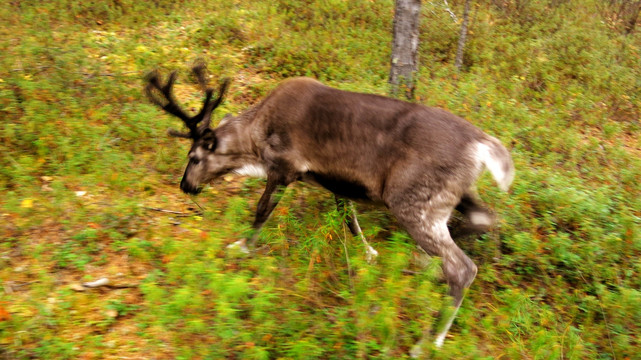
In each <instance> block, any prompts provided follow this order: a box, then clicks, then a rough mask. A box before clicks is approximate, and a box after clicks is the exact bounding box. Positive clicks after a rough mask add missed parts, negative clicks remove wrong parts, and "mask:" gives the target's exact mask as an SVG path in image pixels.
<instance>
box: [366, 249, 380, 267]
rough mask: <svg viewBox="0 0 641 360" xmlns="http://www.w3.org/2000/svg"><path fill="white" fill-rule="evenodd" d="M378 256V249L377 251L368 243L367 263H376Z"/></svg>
mask: <svg viewBox="0 0 641 360" xmlns="http://www.w3.org/2000/svg"><path fill="white" fill-rule="evenodd" d="M377 257H378V251H376V250H375V249H374V248H373V247H371V246H369V245H367V247H366V248H365V260H367V263H368V264H372V263H374V262H375V261H376V258H377Z"/></svg>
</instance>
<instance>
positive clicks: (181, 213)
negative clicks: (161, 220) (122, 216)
mask: <svg viewBox="0 0 641 360" xmlns="http://www.w3.org/2000/svg"><path fill="white" fill-rule="evenodd" d="M145 209H147V210H152V211H158V212H162V213H166V214H174V215H178V216H192V215H194V214H191V213H185V212H180V211H174V210H166V209H161V208H155V207H149V206H145Z"/></svg>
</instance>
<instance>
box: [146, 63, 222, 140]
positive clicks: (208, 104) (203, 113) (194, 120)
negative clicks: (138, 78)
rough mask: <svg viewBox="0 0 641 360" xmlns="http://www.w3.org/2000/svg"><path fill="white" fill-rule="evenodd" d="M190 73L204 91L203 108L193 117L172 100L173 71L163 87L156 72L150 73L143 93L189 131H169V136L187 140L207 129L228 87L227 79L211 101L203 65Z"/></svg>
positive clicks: (198, 135)
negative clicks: (178, 120)
mask: <svg viewBox="0 0 641 360" xmlns="http://www.w3.org/2000/svg"><path fill="white" fill-rule="evenodd" d="M192 71H193V72H194V74H195V75H196V78H197V80H198V83H199V84H200V86H201V87H202V88H203V90H204V91H205V100H204V101H203V107H202V108H201V109H200V111H199V112H198V114H196V115H194V116H189V115H187V114H186V113H185V111H183V110H182V108H181V107H180V105H178V102H177V101H176V99H175V98H174V95H173V93H172V87H173V86H174V82H175V81H176V72H175V71H174V72H172V73H171V74H169V79H168V80H167V83H166V84H165V85H162V79H161V76H160V74H159V72H158V71H157V70H154V71H152V72H151V73H150V74H149V75H148V76H147V81H148V84H147V86H146V87H145V93H146V94H147V96H148V97H149V99H150V100H151V101H152V102H153V103H154V104H156V105H158V106H160V107H162V108H163V110H165V111H166V112H168V113H170V114H172V115H174V116H176V117H177V118H179V119H181V120H182V121H183V122H184V123H185V125H186V126H187V128H188V129H189V132H187V133H183V132H178V131H175V130H169V135H171V136H176V137H182V138H187V139H196V138H198V137H200V136H201V135H202V133H203V132H204V130H205V129H207V128H209V124H210V122H211V113H212V112H213V111H214V109H216V108H217V107H218V105H220V103H221V102H222V100H223V96H224V94H225V91H227V88H228V87H229V82H230V80H229V78H225V79H223V81H222V83H221V84H220V88H219V90H218V97H217V98H216V100H214V101H211V98H212V96H213V93H214V89H212V88H210V87H208V86H207V79H206V76H205V73H206V71H207V68H206V66H205V64H204V63H198V64H196V65H195V66H194V67H193V68H192ZM154 90H157V91H158V92H160V94H161V95H162V97H160V96H157V95H156V93H155V91H154ZM200 122H202V124H201V125H200V126H199V125H198V123H200Z"/></svg>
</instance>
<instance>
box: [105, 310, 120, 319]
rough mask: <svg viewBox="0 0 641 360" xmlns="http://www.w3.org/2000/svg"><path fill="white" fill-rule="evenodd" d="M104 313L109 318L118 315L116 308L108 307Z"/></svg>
mask: <svg viewBox="0 0 641 360" xmlns="http://www.w3.org/2000/svg"><path fill="white" fill-rule="evenodd" d="M105 314H107V316H109V317H111V318H116V317H118V310H114V309H109V310H107V311H106V312H105Z"/></svg>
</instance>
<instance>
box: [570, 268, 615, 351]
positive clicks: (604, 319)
mask: <svg viewBox="0 0 641 360" xmlns="http://www.w3.org/2000/svg"><path fill="white" fill-rule="evenodd" d="M579 276H581V279H583V281H584V282H585V284H586V285H588V286H589V285H590V283H589V282H588V281H587V280H585V278H584V277H583V273H582V272H581V271H579ZM595 293H596V297H597V299H599V307H600V308H601V316H603V322H605V330H606V332H607V335H608V343H609V344H610V350H611V351H612V357H613V358H614V360H616V359H617V356H616V354H615V353H614V346H613V345H612V337H611V336H610V325H609V324H608V318H607V317H606V316H605V309H603V302H602V301H601V295H599V293H598V292H595Z"/></svg>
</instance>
